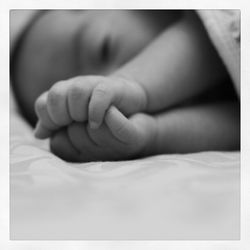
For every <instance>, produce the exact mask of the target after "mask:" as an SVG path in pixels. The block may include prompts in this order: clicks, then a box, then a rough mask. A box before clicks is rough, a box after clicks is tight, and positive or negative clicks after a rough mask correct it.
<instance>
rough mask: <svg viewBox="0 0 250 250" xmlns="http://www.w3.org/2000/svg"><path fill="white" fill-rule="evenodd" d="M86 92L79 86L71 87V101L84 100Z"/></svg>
mask: <svg viewBox="0 0 250 250" xmlns="http://www.w3.org/2000/svg"><path fill="white" fill-rule="evenodd" d="M83 94H84V91H83V89H82V87H81V86H80V85H78V84H75V85H71V86H70V87H69V89H68V97H69V99H70V100H71V101H78V100H79V99H81V98H82V96H83Z"/></svg>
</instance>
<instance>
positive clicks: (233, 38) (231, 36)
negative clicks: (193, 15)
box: [197, 9, 240, 97]
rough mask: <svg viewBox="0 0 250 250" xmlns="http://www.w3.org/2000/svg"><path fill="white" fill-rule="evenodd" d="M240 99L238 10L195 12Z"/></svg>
mask: <svg viewBox="0 0 250 250" xmlns="http://www.w3.org/2000/svg"><path fill="white" fill-rule="evenodd" d="M197 14H198V16H199V17H200V19H201V21H202V23H203V25H204V27H205V29H206V30H207V33H208V35H209V37H210V39H211V41H212V43H213V44H214V46H215V48H216V50H217V51H218V54H219V55H220V57H221V58H222V60H223V62H224V64H225V66H226V68H227V70H228V72H229V74H230V76H231V79H232V81H233V84H234V87H235V90H236V92H237V94H238V96H239V97H240V10H232V9H227V10H197Z"/></svg>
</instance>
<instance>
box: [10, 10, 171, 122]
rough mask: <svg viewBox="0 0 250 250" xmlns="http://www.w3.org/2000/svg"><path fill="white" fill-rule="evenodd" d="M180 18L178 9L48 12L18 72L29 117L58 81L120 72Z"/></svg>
mask: <svg viewBox="0 0 250 250" xmlns="http://www.w3.org/2000/svg"><path fill="white" fill-rule="evenodd" d="M175 18H176V17H175V14H173V12H168V14H167V15H166V12H162V11H155V12H154V11H153V12H149V11H126V10H125V11H119V10H113V11H112V10H106V11H101V10H95V11H47V12H45V13H44V14H42V15H41V16H40V17H39V18H38V20H36V22H35V23H34V24H33V25H32V26H31V28H30V30H29V31H28V33H27V35H26V37H25V38H24V40H23V43H22V45H21V47H20V51H19V56H18V58H17V63H16V68H15V72H14V74H15V79H17V82H16V84H15V92H16V94H17V95H18V96H19V99H20V102H21V103H22V106H23V109H24V113H25V114H26V116H27V117H28V120H29V121H30V122H31V123H32V124H34V122H36V120H37V117H36V115H35V112H34V103H35V100H36V99H37V97H38V96H39V95H41V94H42V93H43V92H44V91H46V90H48V89H49V88H50V87H51V86H52V85H54V84H55V83H56V82H58V81H61V80H67V79H69V78H72V77H75V76H79V75H95V74H98V75H107V74H109V73H110V72H113V71H115V70H116V69H117V68H119V67H120V66H121V65H123V64H124V63H125V62H127V61H128V60H130V59H131V58H132V57H134V56H135V55H136V54H138V53H139V52H140V51H141V50H142V49H143V48H144V47H145V46H146V45H147V44H148V43H149V42H151V41H152V39H154V38H155V36H156V35H157V34H158V33H159V32H161V30H162V29H163V28H165V27H166V26H167V25H168V24H169V23H171V22H172V21H173V19H175ZM138 30H139V31H140V32H138ZM128 34H131V35H128Z"/></svg>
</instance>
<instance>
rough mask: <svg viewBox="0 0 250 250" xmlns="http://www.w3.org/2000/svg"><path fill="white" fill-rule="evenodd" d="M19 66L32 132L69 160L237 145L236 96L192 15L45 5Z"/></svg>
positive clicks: (19, 92)
mask: <svg viewBox="0 0 250 250" xmlns="http://www.w3.org/2000/svg"><path fill="white" fill-rule="evenodd" d="M14 68H15V70H14V75H15V76H14V85H13V86H14V90H15V93H16V96H17V97H18V100H19V103H20V105H21V107H22V109H23V112H24V114H25V115H26V117H27V118H28V120H29V121H30V122H31V123H34V122H36V120H37V118H36V115H37V117H38V122H37V125H36V128H35V136H36V137H37V138H41V139H44V138H50V146H51V150H52V152H54V153H55V154H56V155H58V156H59V157H61V158H63V159H65V160H67V161H76V162H85V161H94V160H126V159H132V158H138V157H143V156H148V155H154V154H161V153H185V152H196V151H202V150H235V149H239V144H240V119H239V102H238V100H237V98H236V97H235V95H234V94H232V92H233V90H232V84H231V80H230V77H229V75H228V72H227V70H226V69H225V67H224V64H223V62H222V60H221V59H220V57H219V55H218V54H217V52H216V50H215V48H214V47H213V45H212V43H211V42H210V39H209V38H208V35H207V33H206V31H205V29H204V27H203V25H202V23H201V21H200V20H199V18H198V16H197V15H196V13H195V12H194V11H145V10H144V11H142V10H140V11H139V10H138V11H137V10H120V11H119V10H103V11H100V10H91V11H90V10H89V11H79V10H78V11H45V12H44V13H42V14H40V16H39V17H38V18H37V19H36V20H35V22H34V23H33V24H32V26H31V27H30V28H29V30H28V31H27V33H26V35H25V37H24V38H23V41H22V43H21V45H20V47H19V52H18V56H17V57H16V61H15V67H14ZM220 93H222V94H220ZM34 106H35V109H34ZM35 113H36V115H35Z"/></svg>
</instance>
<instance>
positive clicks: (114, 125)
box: [105, 106, 137, 144]
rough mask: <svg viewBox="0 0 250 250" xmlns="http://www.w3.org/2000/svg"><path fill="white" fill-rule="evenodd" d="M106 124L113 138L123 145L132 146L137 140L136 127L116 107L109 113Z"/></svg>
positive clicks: (112, 107)
mask: <svg viewBox="0 0 250 250" xmlns="http://www.w3.org/2000/svg"><path fill="white" fill-rule="evenodd" d="M105 122H106V125H107V126H108V128H109V129H110V131H111V133H112V134H113V136H114V137H116V138H117V139H118V140H120V141H122V142H123V143H126V144H130V143H133V142H134V141H135V140H136V138H137V133H136V127H135V126H134V124H133V123H132V122H130V121H129V120H128V119H127V118H126V117H125V116H124V115H123V114H122V113H121V112H120V111H119V110H118V109H117V108H116V107H115V106H111V107H110V108H109V110H108V111H107V113H106V116H105Z"/></svg>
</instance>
